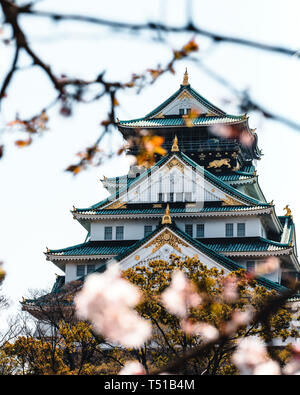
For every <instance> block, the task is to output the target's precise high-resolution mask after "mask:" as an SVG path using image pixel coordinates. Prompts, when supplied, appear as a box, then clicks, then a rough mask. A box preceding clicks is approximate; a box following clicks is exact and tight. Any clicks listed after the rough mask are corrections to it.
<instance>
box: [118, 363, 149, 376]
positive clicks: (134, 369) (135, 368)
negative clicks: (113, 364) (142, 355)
mask: <svg viewBox="0 0 300 395" xmlns="http://www.w3.org/2000/svg"><path fill="white" fill-rule="evenodd" d="M131 374H132V375H143V374H146V370H145V368H144V366H143V365H142V364H141V363H139V362H138V361H129V362H127V363H126V364H125V366H124V367H123V368H122V369H121V370H120V372H119V375H131Z"/></svg>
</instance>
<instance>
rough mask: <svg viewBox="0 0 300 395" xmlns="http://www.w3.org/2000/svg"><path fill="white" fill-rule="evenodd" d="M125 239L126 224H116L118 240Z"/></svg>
mask: <svg viewBox="0 0 300 395" xmlns="http://www.w3.org/2000/svg"><path fill="white" fill-rule="evenodd" d="M123 239H124V226H116V240H123Z"/></svg>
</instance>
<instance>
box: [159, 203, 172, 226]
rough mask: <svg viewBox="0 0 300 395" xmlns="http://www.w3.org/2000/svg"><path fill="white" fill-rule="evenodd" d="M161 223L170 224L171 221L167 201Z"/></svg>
mask: <svg viewBox="0 0 300 395" xmlns="http://www.w3.org/2000/svg"><path fill="white" fill-rule="evenodd" d="M161 223H162V225H164V224H171V223H172V219H171V216H170V207H169V203H168V204H167V207H166V211H165V213H164V216H163V217H162V221H161Z"/></svg>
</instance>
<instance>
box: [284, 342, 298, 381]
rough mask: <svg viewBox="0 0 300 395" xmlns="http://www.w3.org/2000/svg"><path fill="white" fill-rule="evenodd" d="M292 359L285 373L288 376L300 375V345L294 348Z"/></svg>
mask: <svg viewBox="0 0 300 395" xmlns="http://www.w3.org/2000/svg"><path fill="white" fill-rule="evenodd" d="M292 353H293V354H292V358H291V360H290V361H289V362H288V363H287V364H286V365H285V367H284V369H283V373H284V374H287V375H300V345H299V344H294V345H293V347H292Z"/></svg>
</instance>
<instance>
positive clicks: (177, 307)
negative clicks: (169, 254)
mask: <svg viewBox="0 0 300 395" xmlns="http://www.w3.org/2000/svg"><path fill="white" fill-rule="evenodd" d="M161 298H162V302H163V304H164V306H165V307H166V309H167V310H168V311H169V312H170V313H172V314H175V315H177V316H179V317H182V318H183V317H186V315H187V312H188V308H189V307H198V306H199V305H200V303H201V302H202V298H201V296H200V295H199V294H198V293H197V290H196V287H195V285H194V284H193V283H192V281H190V280H188V279H187V278H186V276H185V274H184V273H183V272H181V271H179V270H177V271H175V272H174V273H173V275H172V281H171V284H170V286H169V287H168V288H167V289H166V290H165V291H164V292H163V293H162V294H161Z"/></svg>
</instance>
